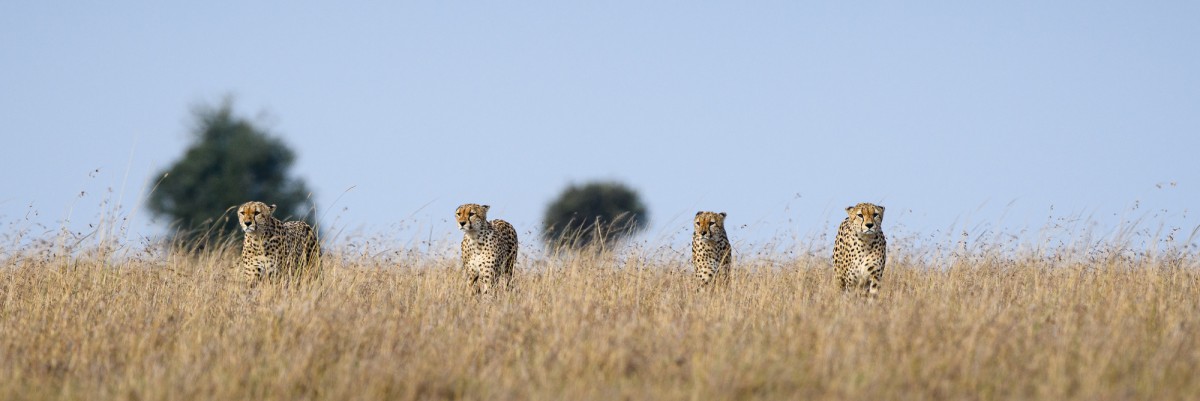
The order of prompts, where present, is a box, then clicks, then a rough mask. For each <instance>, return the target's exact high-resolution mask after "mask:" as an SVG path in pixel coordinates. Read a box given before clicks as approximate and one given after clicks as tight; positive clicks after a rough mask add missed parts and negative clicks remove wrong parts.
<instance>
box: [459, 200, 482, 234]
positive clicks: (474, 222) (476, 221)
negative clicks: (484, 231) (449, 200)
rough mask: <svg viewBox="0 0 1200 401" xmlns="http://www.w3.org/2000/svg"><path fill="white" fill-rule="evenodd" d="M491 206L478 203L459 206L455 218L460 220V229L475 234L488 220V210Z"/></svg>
mask: <svg viewBox="0 0 1200 401" xmlns="http://www.w3.org/2000/svg"><path fill="white" fill-rule="evenodd" d="M489 208H491V206H488V205H476V204H474V203H468V204H465V205H462V206H459V207H458V209H457V210H455V211H454V220H455V221H456V222H458V229H459V230H463V232H465V233H467V234H475V233H477V232H479V229H480V228H482V227H483V223H484V222H486V221H487V211H488V209H489Z"/></svg>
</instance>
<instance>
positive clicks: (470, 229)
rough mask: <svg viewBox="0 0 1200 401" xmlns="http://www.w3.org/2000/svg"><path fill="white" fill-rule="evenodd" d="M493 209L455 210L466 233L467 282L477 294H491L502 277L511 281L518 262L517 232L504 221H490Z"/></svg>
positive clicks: (470, 206) (466, 207)
mask: <svg viewBox="0 0 1200 401" xmlns="http://www.w3.org/2000/svg"><path fill="white" fill-rule="evenodd" d="M489 208H491V206H488V205H477V204H474V203H467V204H464V205H462V206H459V207H458V209H457V210H455V211H454V219H455V221H457V222H458V228H459V229H461V230H462V231H463V240H462V261H463V270H465V271H466V275H467V280H468V283H469V284H470V286H471V288H473V289H474V290H475V292H476V293H479V292H482V293H483V294H484V295H487V294H490V293H491V291H492V287H493V286H494V285H496V282H497V280H498V279H500V278H504V282H505V283H506V284H507V283H509V282H511V281H512V276H513V265H515V264H516V262H517V230H516V229H514V228H513V226H512V224H509V223H508V222H507V221H504V220H492V221H488V219H487V212H488V209H489Z"/></svg>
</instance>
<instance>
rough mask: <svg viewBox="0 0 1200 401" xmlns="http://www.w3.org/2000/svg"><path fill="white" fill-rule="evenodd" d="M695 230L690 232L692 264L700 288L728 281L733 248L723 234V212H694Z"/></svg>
mask: <svg viewBox="0 0 1200 401" xmlns="http://www.w3.org/2000/svg"><path fill="white" fill-rule="evenodd" d="M695 223H696V231H695V232H693V233H692V265H693V266H694V267H695V268H696V281H698V282H699V284H700V288H704V287H707V286H708V285H709V284H710V283H712V282H713V281H714V279H716V280H720V282H722V283H728V282H729V275H730V272H729V268H730V264H732V263H733V249H732V247H730V246H729V237H727V236H726V235H725V212H721V213H714V212H696V218H695Z"/></svg>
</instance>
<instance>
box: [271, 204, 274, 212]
mask: <svg viewBox="0 0 1200 401" xmlns="http://www.w3.org/2000/svg"><path fill="white" fill-rule="evenodd" d="M271 213H275V204H274V203H272V204H271Z"/></svg>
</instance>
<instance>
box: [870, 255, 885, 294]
mask: <svg viewBox="0 0 1200 401" xmlns="http://www.w3.org/2000/svg"><path fill="white" fill-rule="evenodd" d="M882 281H883V263H880V264H879V265H878V266H875V268H874V269H871V274H870V275H869V276H867V295H872V296H873V295H875V294H877V293H879V284H880V282H882Z"/></svg>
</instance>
